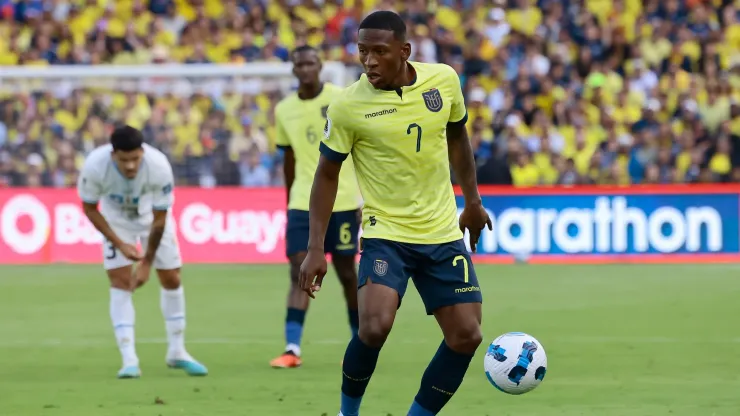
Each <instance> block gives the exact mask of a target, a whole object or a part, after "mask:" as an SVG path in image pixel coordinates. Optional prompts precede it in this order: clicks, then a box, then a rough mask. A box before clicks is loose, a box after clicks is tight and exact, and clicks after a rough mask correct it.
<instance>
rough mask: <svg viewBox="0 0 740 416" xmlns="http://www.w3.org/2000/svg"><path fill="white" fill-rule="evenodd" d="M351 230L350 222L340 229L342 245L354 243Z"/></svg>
mask: <svg viewBox="0 0 740 416" xmlns="http://www.w3.org/2000/svg"><path fill="white" fill-rule="evenodd" d="M349 228H350V224H349V223H348V222H345V223H344V224H342V225H341V226H340V227H339V242H340V243H342V244H349V243H350V241H352V231H351V230H350V229H349ZM466 270H467V268H466Z"/></svg>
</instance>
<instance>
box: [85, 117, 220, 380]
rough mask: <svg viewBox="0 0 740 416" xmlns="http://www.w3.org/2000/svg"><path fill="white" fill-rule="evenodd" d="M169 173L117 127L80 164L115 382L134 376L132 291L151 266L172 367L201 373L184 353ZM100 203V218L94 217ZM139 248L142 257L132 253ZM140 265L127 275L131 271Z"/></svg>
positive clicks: (156, 155)
mask: <svg viewBox="0 0 740 416" xmlns="http://www.w3.org/2000/svg"><path fill="white" fill-rule="evenodd" d="M173 183H174V179H173V175H172V167H171V166H170V163H169V162H168V161H167V157H166V156H165V155H164V154H162V153H161V152H160V151H159V150H157V149H155V148H153V147H151V146H148V145H146V144H144V140H143V137H142V135H141V132H139V131H138V130H136V129H134V128H133V127H129V126H125V127H120V128H117V129H116V130H115V131H114V132H113V134H112V135H111V139H110V144H108V145H105V146H101V147H99V148H97V149H95V150H93V151H92V152H91V153H90V155H89V156H88V157H87V159H86V160H85V165H84V167H83V168H82V173H81V174H80V178H79V182H78V184H77V189H78V192H79V195H80V198H81V199H82V206H83V209H84V211H85V215H87V218H89V219H90V222H92V224H93V225H94V226H95V228H97V229H98V231H100V232H101V233H102V234H103V236H104V237H105V242H104V243H103V266H104V267H105V270H106V271H107V273H108V278H109V279H110V285H111V288H110V317H111V321H112V322H113V330H114V331H115V335H116V340H117V341H118V348H119V350H120V351H121V356H122V358H123V367H122V368H121V370H120V371H119V372H118V378H137V377H139V376H141V370H140V369H139V358H138V357H137V356H136V349H135V347H134V321H135V312H134V304H133V301H132V295H133V291H134V290H136V289H137V288H139V287H141V286H142V285H143V284H144V283H146V282H147V281H148V280H149V272H150V270H151V267H152V265H154V268H156V269H157V275H158V276H159V281H160V283H161V284H162V290H161V295H160V304H161V307H162V315H164V320H165V327H166V329H167V340H168V343H169V349H168V350H167V356H166V358H165V360H166V363H167V365H168V366H169V367H172V368H181V369H183V370H185V372H186V373H188V374H189V375H192V376H204V375H206V374H208V370H206V368H205V367H204V366H203V365H202V364H200V363H199V362H197V361H195V359H193V357H191V356H190V354H188V352H187V351H186V350H185V334H184V333H185V295H184V293H183V288H182V285H181V283H180V267H181V266H182V260H181V258H180V249H179V247H178V245H177V237H176V236H175V229H174V224H173V221H172V217H171V213H170V212H169V209H170V207H171V206H172V203H173V200H174V196H173ZM98 203H100V211H98ZM137 242H141V245H142V247H143V249H144V255H141V254H140V253H139V251H138V249H137V248H136V244H137ZM136 261H141V263H140V264H139V265H138V267H137V268H136V270H135V271H134V269H133V267H132V265H133V263H134V262H136Z"/></svg>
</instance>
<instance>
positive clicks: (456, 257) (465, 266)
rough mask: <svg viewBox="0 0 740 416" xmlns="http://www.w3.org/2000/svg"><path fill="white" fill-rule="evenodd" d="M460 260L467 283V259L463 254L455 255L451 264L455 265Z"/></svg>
mask: <svg viewBox="0 0 740 416" xmlns="http://www.w3.org/2000/svg"><path fill="white" fill-rule="evenodd" d="M460 260H462V264H463V273H465V283H468V260H467V259H466V258H465V256H455V258H454V259H452V266H453V267H456V266H457V262H458V261H460Z"/></svg>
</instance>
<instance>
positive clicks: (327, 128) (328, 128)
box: [324, 117, 331, 139]
mask: <svg viewBox="0 0 740 416" xmlns="http://www.w3.org/2000/svg"><path fill="white" fill-rule="evenodd" d="M329 135H331V119H330V118H329V117H327V118H326V124H324V137H326V138H327V139H328V138H329Z"/></svg>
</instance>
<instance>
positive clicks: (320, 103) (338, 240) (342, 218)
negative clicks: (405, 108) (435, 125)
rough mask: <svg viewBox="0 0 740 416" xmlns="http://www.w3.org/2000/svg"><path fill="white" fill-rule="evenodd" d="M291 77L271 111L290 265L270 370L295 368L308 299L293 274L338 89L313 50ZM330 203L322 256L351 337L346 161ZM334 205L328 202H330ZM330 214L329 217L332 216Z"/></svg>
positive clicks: (354, 199)
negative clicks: (280, 158) (339, 291)
mask: <svg viewBox="0 0 740 416" xmlns="http://www.w3.org/2000/svg"><path fill="white" fill-rule="evenodd" d="M291 58H292V61H293V74H294V75H295V76H296V78H298V91H297V92H296V93H294V94H291V95H289V96H288V97H286V98H285V99H283V100H282V101H281V102H280V103H278V105H277V107H276V109H275V121H276V124H277V140H276V142H277V145H278V146H279V147H280V148H282V149H283V151H284V154H285V161H284V165H283V166H284V174H285V186H286V188H287V194H288V225H287V229H286V235H285V237H286V243H287V244H286V245H287V253H286V254H287V256H288V258H289V260H290V288H289V289H288V301H287V303H288V305H287V309H288V310H287V313H286V317H285V344H286V347H285V350H284V352H283V353H282V354H281V355H280V356H278V357H277V358H275V359H274V360H272V362H271V363H270V365H272V366H273V367H275V368H293V367H299V366H300V365H301V363H302V362H301V338H302V334H303V322H304V319H305V317H306V310H307V309H308V303H309V299H308V296H307V295H306V294H305V293H304V292H303V291H302V290H301V288H300V286H299V285H298V270H299V269H300V267H301V263H302V262H303V259H305V258H306V248H307V246H308V201H309V197H310V192H311V183H312V182H313V175H314V172H316V165H317V164H318V163H319V155H320V153H319V143H320V142H321V137H322V131H323V129H324V124H325V120H326V110H327V108H328V107H329V103H330V102H331V100H332V99H333V98H334V97H336V96H337V94H339V92H340V91H341V88H339V87H337V86H334V85H331V84H328V83H322V82H321V81H320V79H319V74H320V72H321V61H320V60H319V56H318V53H317V51H316V49H314V48H312V47H310V46H303V47H299V48H297V49H296V50H295V51H293V54H292V56H291ZM337 180H338V185H337V186H338V189H339V191H338V192H337V198H336V203H333V207H329V212H330V217H329V223H328V224H327V229H324V232H325V233H326V239H325V240H324V244H323V245H322V247H321V253H322V255H323V254H324V253H331V255H332V261H333V263H334V268H335V270H336V272H337V275H338V276H339V281H340V282H341V283H342V286H343V287H344V296H345V299H346V301H347V310H348V314H349V323H350V328H351V330H352V333H353V334H354V333H356V332H357V327H358V325H359V324H358V317H357V270H356V268H355V257H356V256H357V235H358V233H359V223H360V214H359V207H360V205H361V200H360V191H359V189H358V188H357V179H356V178H355V172H354V169H353V167H352V163H351V160H350V161H349V163H346V164H345V165H344V168H343V169H342V172H341V173H340V174H339V176H338V178H337ZM332 202H334V201H332ZM332 211H333V212H332Z"/></svg>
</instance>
